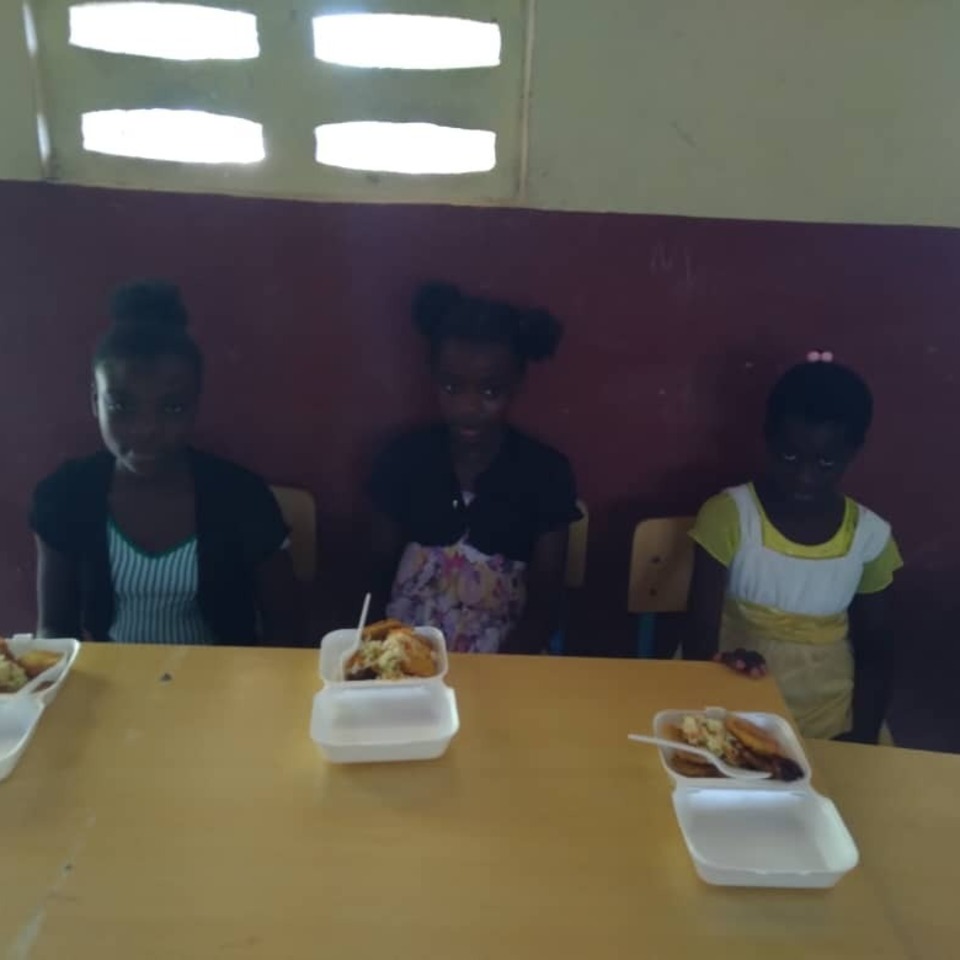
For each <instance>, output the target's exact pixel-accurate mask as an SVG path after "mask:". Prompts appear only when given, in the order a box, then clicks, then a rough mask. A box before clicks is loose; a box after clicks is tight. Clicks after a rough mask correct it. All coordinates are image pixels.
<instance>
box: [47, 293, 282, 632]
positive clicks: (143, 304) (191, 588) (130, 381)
mask: <svg viewBox="0 0 960 960" xmlns="http://www.w3.org/2000/svg"><path fill="white" fill-rule="evenodd" d="M112 319H113V324H112V326H111V327H110V328H109V329H108V330H107V332H106V333H105V334H104V336H103V338H102V339H101V340H100V343H99V345H98V347H97V349H96V352H95V353H94V357H93V386H92V404H93V415H94V416H95V417H96V418H97V422H98V423H99V426H100V433H101V436H102V437H103V443H104V446H105V448H106V449H105V450H103V451H101V452H100V453H96V454H94V455H93V456H91V457H87V458H85V459H82V460H73V461H70V462H68V463H66V464H64V465H63V466H62V467H60V469H59V470H57V471H56V472H55V473H53V474H52V475H51V476H49V477H47V478H46V479H45V480H43V481H42V482H41V483H40V484H39V485H38V486H37V489H36V492H35V494H34V499H33V506H32V509H31V513H30V522H31V526H32V528H33V531H34V534H35V536H36V543H37V556H38V573H37V595H38V596H37V599H38V608H39V625H38V633H39V635H40V636H47V637H50V636H63V637H79V636H82V635H85V636H88V637H90V638H92V639H94V640H112V641H116V642H118V643H169V644H211V643H221V644H229V645H249V644H255V643H257V642H261V641H263V642H266V643H271V644H287V645H295V644H296V643H297V642H298V640H299V639H300V629H301V628H300V616H299V600H298V597H297V593H296V588H295V585H294V580H293V570H292V565H291V561H290V557H289V554H288V551H287V528H286V526H285V525H284V522H283V519H282V517H281V515H280V510H279V508H278V506H277V503H276V500H275V499H274V497H273V495H272V494H271V492H270V489H269V488H268V487H267V485H266V484H265V483H264V482H263V481H262V480H261V479H260V478H259V477H257V476H255V475H254V474H252V473H250V472H249V471H247V470H244V469H243V468H242V467H239V466H236V465H234V464H232V463H228V462H227V461H226V460H221V459H220V458H218V457H214V456H212V455H211V454H208V453H203V452H201V451H199V450H196V449H194V448H193V447H191V446H190V437H191V433H192V430H193V425H194V419H195V417H196V413H197V405H198V403H199V400H200V391H201V385H202V381H203V357H202V355H201V353H200V350H199V348H198V347H197V345H196V344H195V343H194V341H193V340H192V339H191V338H190V335H189V334H188V333H187V312H186V309H185V308H184V305H183V302H182V300H181V298H180V292H179V290H178V289H177V288H176V287H175V286H173V285H172V284H169V283H138V284H133V285H131V286H128V287H125V288H122V289H121V290H119V291H118V292H117V293H116V295H115V296H114V299H113V303H112Z"/></svg>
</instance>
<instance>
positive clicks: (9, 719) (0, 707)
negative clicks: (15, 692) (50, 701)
mask: <svg viewBox="0 0 960 960" xmlns="http://www.w3.org/2000/svg"><path fill="white" fill-rule="evenodd" d="M43 711H44V705H43V703H42V702H41V700H40V699H39V697H37V696H35V695H33V696H31V695H30V694H28V695H27V696H25V697H16V698H15V699H14V698H12V697H11V698H8V699H6V700H4V701H3V702H2V703H0V780H6V779H7V777H9V776H10V774H11V773H13V769H14V767H16V765H17V764H18V763H19V762H20V758H21V757H22V756H23V753H24V751H25V750H26V749H27V745H28V744H29V743H30V741H31V740H32V739H33V734H34V732H35V731H36V729H37V724H38V723H39V722H40V717H41V716H42V715H43Z"/></svg>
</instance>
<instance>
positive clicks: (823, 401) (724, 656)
mask: <svg viewBox="0 0 960 960" xmlns="http://www.w3.org/2000/svg"><path fill="white" fill-rule="evenodd" d="M807 360H808V362H806V363H801V364H799V365H797V366H795V367H793V368H791V369H790V370H788V371H787V372H786V373H785V374H784V375H783V376H782V377H781V378H780V380H779V381H778V382H777V383H776V385H775V386H774V388H773V390H772V391H771V393H770V396H769V398H768V400H767V410H766V420H765V423H764V438H765V440H766V446H767V466H766V469H765V470H763V471H762V473H761V474H760V476H759V477H758V478H757V480H755V481H754V482H753V483H748V484H744V485H742V486H739V487H733V488H732V489H730V490H726V491H724V492H723V493H720V494H718V495H717V496H715V497H713V498H712V499H710V500H708V501H707V502H706V503H705V504H704V506H703V507H702V508H701V510H700V514H699V515H698V517H697V521H696V524H695V526H694V528H693V532H692V536H693V539H694V540H695V541H696V544H697V549H696V560H695V563H694V573H693V582H692V584H691V588H690V612H691V617H692V621H693V630H692V635H691V637H690V640H689V641H688V642H687V643H685V644H684V654H685V655H686V656H687V657H690V658H692V659H709V658H710V657H714V658H715V659H718V660H720V661H721V662H723V663H725V664H727V665H728V666H730V667H732V668H733V669H735V670H739V671H741V672H743V673H747V674H750V675H752V676H763V675H764V674H765V673H766V672H767V671H769V672H770V673H771V674H772V675H773V676H774V678H775V679H776V680H777V682H778V684H779V685H780V689H781V691H782V692H783V695H784V699H785V700H786V701H787V705H788V706H789V707H790V709H791V711H792V712H793V715H794V718H795V719H796V721H797V726H798V727H799V728H800V731H801V733H803V734H804V736H809V737H838V736H842V737H844V738H845V739H850V740H856V741H860V742H864V743H876V742H877V738H878V736H879V733H880V730H881V726H882V724H883V720H884V715H885V712H886V708H887V703H888V700H889V696H890V683H891V676H892V668H893V631H892V629H891V624H890V619H889V615H888V606H889V597H890V592H891V584H892V582H893V576H894V573H895V572H896V571H897V570H898V569H899V568H900V566H902V561H901V559H900V553H899V551H898V549H897V544H896V541H895V540H894V539H893V536H892V534H891V531H890V524H888V523H887V522H886V521H885V520H882V519H881V518H880V517H878V516H877V515H876V514H875V513H873V512H872V511H871V510H868V509H867V508H866V507H864V506H862V505H861V504H859V503H857V502H856V501H854V500H852V499H850V498H849V497H847V496H844V494H843V493H842V491H841V489H840V481H841V480H842V478H843V474H844V471H845V470H846V469H847V467H848V466H849V464H850V462H851V461H852V460H853V458H854V457H855V456H856V454H857V453H858V452H859V450H860V448H861V447H862V446H863V444H864V441H865V440H866V437H867V431H868V430H869V428H870V422H871V420H872V418H873V398H872V397H871V395H870V390H869V388H868V387H867V385H866V383H864V382H863V380H862V379H861V378H860V377H859V376H858V375H857V374H856V373H854V372H853V371H852V370H850V369H848V368H847V367H843V366H841V365H840V364H837V363H833V362H832V361H833V355H832V354H831V353H819V352H814V353H811V354H810V355H809V356H808V358H807Z"/></svg>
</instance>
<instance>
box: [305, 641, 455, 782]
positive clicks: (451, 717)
mask: <svg viewBox="0 0 960 960" xmlns="http://www.w3.org/2000/svg"><path fill="white" fill-rule="evenodd" d="M416 632H417V633H418V634H420V635H421V636H423V637H425V638H426V639H428V640H430V642H431V643H433V645H434V647H435V648H436V650H437V673H436V675H435V676H432V677H410V678H408V679H406V680H344V679H343V666H342V664H343V660H344V656H345V654H347V653H348V652H349V651H350V650H351V648H352V647H353V645H354V642H355V641H356V636H357V634H356V631H355V630H334V631H333V632H332V633H328V634H327V635H326V636H325V637H324V638H323V642H322V644H321V646H320V677H321V678H322V680H323V684H324V685H323V689H322V690H321V691H320V692H319V693H318V694H317V695H316V696H315V697H314V699H313V713H312V716H311V718H310V736H311V737H312V738H313V739H314V740H315V741H316V743H317V745H318V746H319V747H320V749H321V750H322V751H323V754H324V756H326V758H327V759H328V760H329V761H331V762H332V763H385V762H398V761H402V760H434V759H436V758H437V757H439V756H442V754H443V753H444V752H445V751H446V749H447V747H448V746H449V745H450V741H451V740H452V739H453V737H454V736H455V735H456V733H457V731H458V730H459V729H460V716H459V713H458V712H457V697H456V694H455V693H454V691H453V690H452V689H450V687H448V686H447V685H446V684H445V683H444V679H443V678H444V677H445V676H446V673H447V666H448V663H447V643H446V639H445V638H444V636H443V634H442V633H441V632H440V631H439V630H437V629H435V628H434V627H416Z"/></svg>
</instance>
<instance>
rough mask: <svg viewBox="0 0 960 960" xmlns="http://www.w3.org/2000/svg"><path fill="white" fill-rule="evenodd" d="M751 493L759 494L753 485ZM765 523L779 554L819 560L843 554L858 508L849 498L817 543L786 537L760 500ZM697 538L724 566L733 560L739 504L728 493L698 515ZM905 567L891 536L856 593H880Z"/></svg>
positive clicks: (767, 540) (737, 541) (765, 537)
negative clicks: (826, 535)
mask: <svg viewBox="0 0 960 960" xmlns="http://www.w3.org/2000/svg"><path fill="white" fill-rule="evenodd" d="M751 493H753V496H754V498H755V499H756V493H755V492H754V491H753V488H752V486H751ZM757 506H758V507H759V509H760V516H761V518H762V523H763V541H764V543H765V544H766V545H767V546H768V547H770V548H772V549H774V550H777V551H778V552H780V553H788V554H789V555H790V556H797V557H805V558H807V559H811V560H816V559H818V558H822V557H836V556H842V555H843V554H845V553H846V552H847V551H848V550H849V549H850V546H851V544H852V542H853V535H854V533H855V532H856V529H857V520H858V514H859V508H858V507H857V504H856V502H855V501H854V500H851V499H850V498H849V497H848V498H847V500H846V509H845V511H844V518H843V522H842V523H841V524H840V528H839V529H838V530H837V532H836V534H834V536H833V537H831V538H830V539H829V540H828V541H827V542H826V543H818V544H814V545H812V546H811V545H807V544H800V543H793V542H792V541H790V540H787V539H786V537H784V536H783V534H781V533H780V531H779V530H777V529H776V527H774V526H773V524H772V523H771V522H770V520H769V519H768V517H767V515H766V512H765V511H764V509H763V506H762V504H760V502H759V500H757ZM690 536H691V537H692V538H693V539H694V541H695V542H696V543H697V544H699V545H700V546H701V547H703V549H704V550H706V552H707V553H708V554H710V556H711V557H713V559H714V560H716V561H717V562H718V563H720V564H722V565H723V566H725V567H729V566H730V564H731V563H733V558H734V557H735V556H736V554H737V549H738V548H739V546H740V514H739V511H738V510H737V505H736V503H735V502H734V500H733V497H731V496H730V495H729V494H728V493H718V494H717V495H716V496H714V497H711V498H710V499H709V500H708V501H707V502H706V503H705V504H704V505H703V506H702V507H701V508H700V512H699V513H698V514H697V519H696V522H695V523H694V525H693V529H692V530H691V531H690ZM902 566H903V559H902V557H901V556H900V550H899V548H898V547H897V543H896V541H895V540H894V539H893V536H891V537H890V538H889V539H888V540H887V543H886V545H885V546H884V548H883V550H881V551H880V553H879V554H878V555H877V556H876V557H875V558H874V559H873V560H871V561H869V562H868V563H865V564H864V565H863V576H862V577H861V578H860V585H859V587H858V588H857V593H879V592H880V591H881V590H886V588H887V587H889V586H890V584H891V583H892V582H893V575H894V573H896V571H897V570H899V569H900V568H901V567H902Z"/></svg>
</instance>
